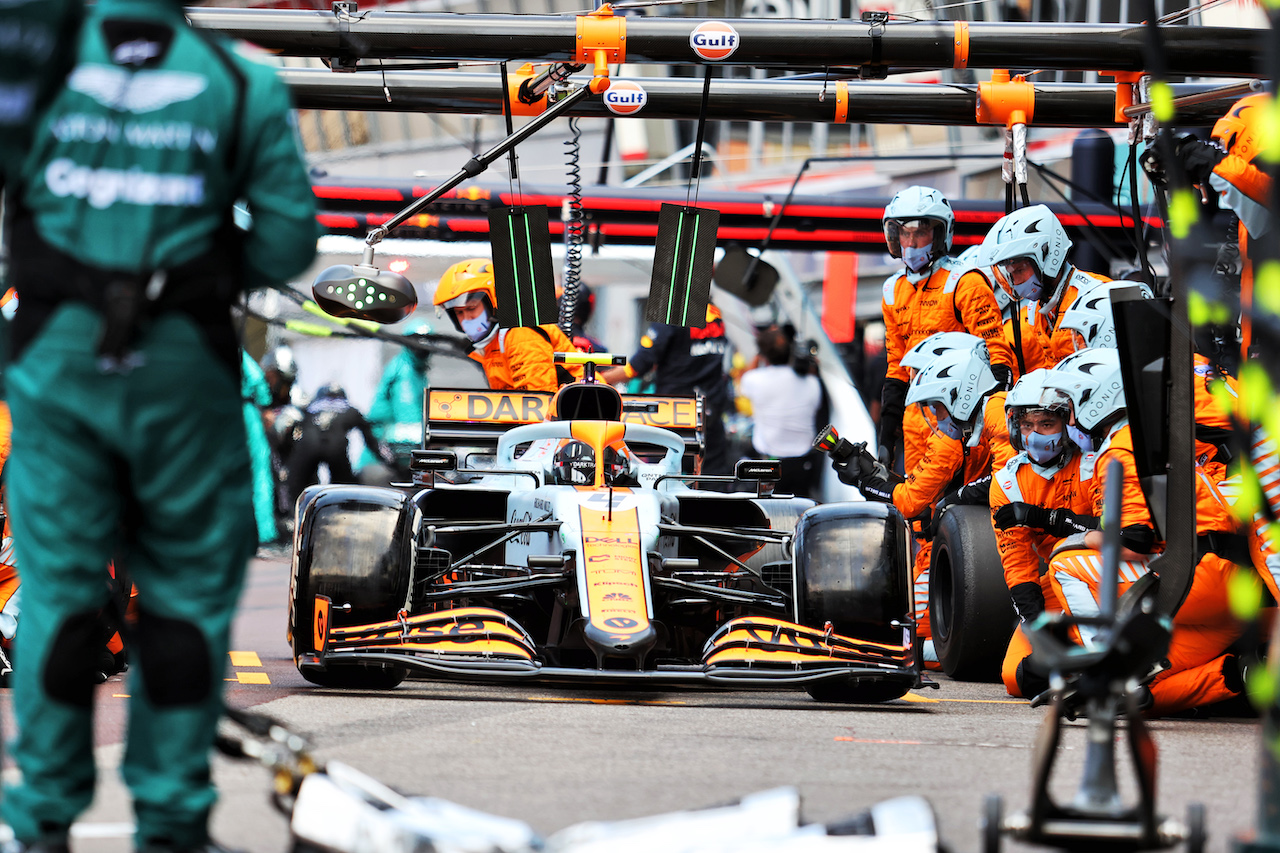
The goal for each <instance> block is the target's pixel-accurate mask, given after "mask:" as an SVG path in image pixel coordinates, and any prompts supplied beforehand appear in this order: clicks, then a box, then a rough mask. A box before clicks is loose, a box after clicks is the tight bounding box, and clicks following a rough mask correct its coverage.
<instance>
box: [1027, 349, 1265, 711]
mask: <svg viewBox="0 0 1280 853" xmlns="http://www.w3.org/2000/svg"><path fill="white" fill-rule="evenodd" d="M1045 387H1046V393H1053V392H1057V393H1059V394H1061V396H1062V397H1063V399H1064V400H1066V401H1067V404H1068V405H1069V406H1070V407H1071V415H1070V420H1071V422H1072V423H1073V424H1074V430H1073V432H1072V436H1073V440H1075V441H1077V442H1079V443H1082V444H1083V445H1085V446H1086V447H1088V446H1097V447H1098V448H1099V453H1098V456H1097V462H1096V468H1095V476H1094V479H1093V485H1094V487H1093V507H1094V509H1093V514H1094V515H1101V512H1102V497H1103V495H1104V494H1105V489H1106V477H1107V466H1109V465H1110V464H1111V460H1113V459H1118V460H1119V461H1120V463H1121V465H1122V471H1123V474H1122V476H1123V478H1124V488H1123V491H1122V494H1123V497H1122V499H1121V512H1120V525H1121V526H1120V538H1121V544H1122V545H1123V548H1124V550H1123V551H1122V560H1121V563H1120V592H1121V593H1123V592H1125V591H1126V590H1127V589H1128V588H1129V587H1130V586H1132V585H1133V584H1134V583H1135V582H1137V581H1138V580H1140V579H1141V578H1142V577H1143V576H1144V575H1146V574H1147V573H1148V571H1149V569H1148V565H1147V563H1148V561H1149V560H1150V559H1151V557H1153V556H1154V555H1155V554H1156V553H1158V552H1159V551H1160V550H1161V543H1160V542H1159V541H1158V540H1157V538H1156V532H1155V527H1154V524H1153V522H1152V519H1151V514H1150V511H1149V510H1148V508H1147V502H1146V497H1145V496H1144V494H1143V491H1142V486H1141V483H1140V482H1139V480H1138V469H1137V465H1136V463H1135V460H1134V452H1133V436H1132V433H1131V431H1130V428H1129V420H1128V410H1127V409H1126V407H1125V400H1124V388H1123V385H1122V383H1121V381H1120V358H1119V355H1118V354H1117V353H1116V351H1115V350H1110V349H1090V350H1083V351H1081V352H1079V353H1076V354H1075V355H1073V356H1070V357H1068V358H1066V359H1064V360H1063V361H1062V362H1061V363H1059V365H1058V366H1057V367H1056V368H1054V369H1053V370H1052V371H1050V372H1049V374H1048V375H1047V376H1046V378H1045ZM1214 479H1215V478H1213V477H1211V476H1209V474H1208V472H1206V470H1205V469H1204V468H1203V467H1200V466H1197V469H1196V481H1197V482H1196V530H1197V534H1198V535H1199V539H1200V553H1201V557H1200V560H1199V562H1198V563H1197V565H1196V568H1195V579H1194V581H1193V583H1192V585H1191V590H1190V592H1189V593H1188V594H1187V598H1186V600H1185V601H1183V603H1182V606H1181V607H1180V608H1179V609H1178V612H1177V614H1175V616H1174V620H1173V637H1172V640H1171V641H1170V644H1169V652H1168V656H1167V658H1166V659H1165V661H1164V662H1163V666H1162V671H1160V672H1159V673H1158V674H1157V675H1156V676H1155V678H1154V680H1153V681H1152V682H1151V685H1150V690H1151V698H1152V707H1151V711H1152V712H1153V713H1156V714H1167V713H1173V712H1176V711H1182V710H1186V709H1188V708H1194V707H1197V706H1200V705H1206V704H1210V703H1213V702H1218V701H1222V700H1225V699H1230V698H1232V697H1234V696H1236V695H1238V694H1239V693H1240V691H1241V690H1242V688H1243V677H1242V674H1241V667H1240V666H1239V662H1238V660H1237V658H1236V657H1235V656H1234V655H1230V654H1228V653H1227V649H1228V647H1230V646H1231V644H1232V643H1234V642H1235V641H1236V640H1237V639H1238V638H1239V637H1240V635H1241V633H1242V632H1243V625H1242V624H1241V623H1240V622H1239V621H1237V620H1236V619H1235V617H1234V616H1233V615H1232V613H1231V607H1230V604H1229V602H1228V598H1227V587H1228V582H1229V580H1230V578H1231V576H1232V574H1233V573H1234V572H1235V571H1236V568H1235V566H1234V564H1233V562H1232V558H1233V557H1234V558H1236V559H1239V560H1241V562H1245V563H1247V562H1248V561H1249V554H1248V545H1247V543H1246V542H1245V540H1244V537H1243V536H1236V535H1234V534H1233V533H1232V531H1234V529H1235V527H1236V523H1235V521H1234V520H1233V519H1232V516H1231V511H1230V507H1229V506H1228V504H1227V502H1226V501H1225V500H1224V499H1223V497H1222V495H1221V493H1220V492H1219V491H1218V489H1217V487H1216V483H1215V482H1214ZM1101 547H1102V533H1101V532H1100V531H1096V530H1094V531H1089V532H1087V533H1086V534H1085V536H1084V537H1083V542H1081V541H1080V540H1078V539H1074V538H1073V539H1071V540H1068V541H1066V542H1064V543H1062V545H1061V546H1060V547H1059V548H1058V549H1056V550H1055V552H1054V554H1053V558H1052V561H1051V562H1050V565H1049V577H1050V579H1051V580H1052V583H1053V587H1054V590H1055V591H1056V592H1057V593H1058V597H1059V599H1060V600H1061V602H1062V604H1063V607H1064V608H1065V609H1066V610H1067V611H1068V612H1069V613H1071V614H1072V615H1074V616H1097V615H1098V614H1099V613H1100V612H1101V610H1100V607H1099V604H1098V602H1099V598H1100V589H1099V583H1100V581H1101V576H1102V555H1101V553H1100V549H1101ZM1219 552H1221V553H1219ZM1264 570H1265V567H1264ZM1079 634H1080V640H1081V642H1083V643H1084V645H1086V646H1088V645H1090V644H1091V643H1092V641H1093V638H1094V636H1095V635H1096V629H1092V628H1088V627H1085V626H1081V627H1080V629H1079Z"/></svg>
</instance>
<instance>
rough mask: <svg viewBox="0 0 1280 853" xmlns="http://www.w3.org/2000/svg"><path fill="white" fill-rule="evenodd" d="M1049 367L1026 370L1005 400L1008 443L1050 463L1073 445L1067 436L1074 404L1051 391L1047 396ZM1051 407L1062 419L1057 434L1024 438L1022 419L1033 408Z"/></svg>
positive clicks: (1062, 455)
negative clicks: (1047, 396)
mask: <svg viewBox="0 0 1280 853" xmlns="http://www.w3.org/2000/svg"><path fill="white" fill-rule="evenodd" d="M1048 373H1049V371H1048V370H1046V369H1045V368H1043V367H1041V368H1038V369H1036V370H1032V371H1030V372H1029V373H1024V374H1023V375H1022V377H1021V378H1020V379H1019V380H1018V381H1017V383H1015V384H1014V386H1013V388H1012V390H1010V391H1009V394H1008V396H1007V397H1005V401H1004V412H1005V421H1006V425H1007V426H1008V428H1009V444H1011V445H1013V449H1014V450H1017V451H1022V452H1024V453H1026V454H1027V456H1029V457H1030V458H1031V461H1032V462H1034V463H1036V464H1037V465H1050V464H1052V463H1054V462H1058V461H1061V460H1062V459H1063V458H1064V456H1065V454H1066V453H1067V451H1068V450H1069V449H1070V448H1071V447H1073V446H1074V445H1073V444H1072V442H1070V441H1069V440H1068V439H1067V433H1066V421H1067V419H1068V418H1069V417H1070V415H1071V407H1070V405H1069V404H1068V402H1067V401H1066V400H1063V399H1061V398H1060V397H1057V396H1054V395H1051V398H1050V399H1047V400H1046V399H1044V389H1045V380H1046V378H1047V376H1048ZM1043 411H1048V412H1052V413H1053V414H1056V415H1058V416H1059V417H1061V418H1062V420H1063V428H1062V430H1060V431H1059V432H1058V433H1056V434H1055V435H1041V434H1039V433H1036V434H1034V435H1033V436H1031V437H1030V438H1029V444H1028V442H1024V441H1023V440H1022V429H1021V426H1022V419H1023V418H1024V417H1026V416H1027V415H1029V414H1032V413H1034V412H1043Z"/></svg>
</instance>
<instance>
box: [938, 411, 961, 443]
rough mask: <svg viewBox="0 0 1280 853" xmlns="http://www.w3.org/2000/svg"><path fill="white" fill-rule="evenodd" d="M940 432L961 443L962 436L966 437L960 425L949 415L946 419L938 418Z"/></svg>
mask: <svg viewBox="0 0 1280 853" xmlns="http://www.w3.org/2000/svg"><path fill="white" fill-rule="evenodd" d="M938 432H940V433H942V434H943V435H945V436H946V437H947V438H954V439H955V440H956V441H959V440H960V438H961V436H963V435H964V433H962V432H961V431H960V427H959V425H957V424H956V422H955V421H954V420H952V418H951V415H947V416H946V417H944V418H938Z"/></svg>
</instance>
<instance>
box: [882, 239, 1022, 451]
mask: <svg viewBox="0 0 1280 853" xmlns="http://www.w3.org/2000/svg"><path fill="white" fill-rule="evenodd" d="M951 273H952V266H951V261H950V259H949V258H944V259H943V260H942V261H941V262H939V263H938V264H936V265H935V266H934V267H933V271H932V273H930V274H929V275H928V276H927V277H918V276H916V275H908V274H907V273H906V272H903V273H900V274H898V275H897V276H891V277H890V278H889V279H888V280H887V281H886V282H885V283H884V293H883V297H882V299H881V305H880V310H881V312H882V313H883V315H884V327H885V349H886V352H887V355H888V367H887V369H886V371H885V396H884V406H883V408H882V410H881V433H880V434H881V442H880V443H881V444H882V445H885V446H886V447H888V443H887V442H886V440H888V441H889V442H892V443H893V444H896V443H897V437H898V436H897V431H898V430H899V429H900V430H901V431H902V446H903V454H904V457H903V458H904V463H905V467H904V468H903V470H904V471H911V470H914V469H915V467H916V464H917V463H918V462H919V461H920V457H921V456H923V455H924V451H925V444H926V441H927V439H928V436H929V434H930V432H931V430H930V427H929V424H928V422H927V421H925V419H924V415H923V414H922V413H921V412H920V411H919V410H918V409H916V408H915V407H912V408H911V409H907V410H906V411H905V412H904V401H905V400H906V389H907V383H908V382H910V381H911V375H910V371H909V370H908V369H907V368H905V367H903V366H902V357H903V356H904V355H906V353H907V350H909V349H911V348H912V347H913V346H915V345H916V344H918V343H920V342H921V341H922V340H924V339H925V338H927V337H929V336H930V335H932V334H935V333H937V332H968V333H969V334H971V335H977V336H978V337H980V338H982V340H983V341H985V342H986V344H987V350H988V352H989V354H990V356H991V365H992V367H1001V366H1003V367H1006V368H1008V370H1009V372H1010V373H1011V374H1012V375H1014V376H1016V374H1017V362H1016V360H1015V359H1014V356H1013V350H1012V349H1010V347H1009V344H1008V343H1007V342H1006V341H1005V339H1004V334H1003V331H1002V329H1001V316H1000V307H999V305H998V304H997V303H996V297H995V294H994V293H992V292H991V286H990V285H989V284H987V280H986V279H985V278H984V277H983V276H982V274H981V273H979V272H977V271H970V272H967V273H965V274H964V275H962V276H959V277H956V276H953V275H952V274H951ZM913 279H914V281H913ZM895 395H896V396H895ZM888 449H889V451H890V452H891V453H892V452H893V450H894V448H893V447H889V448H888Z"/></svg>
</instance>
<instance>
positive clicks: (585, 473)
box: [551, 438, 596, 486]
mask: <svg viewBox="0 0 1280 853" xmlns="http://www.w3.org/2000/svg"><path fill="white" fill-rule="evenodd" d="M551 467H552V476H553V478H554V480H555V482H556V484H557V485H561V486H591V485H594V484H595V482H596V453H595V451H594V450H592V449H591V445H589V444H587V443H586V442H585V441H580V440H578V439H576V438H566V439H565V440H564V441H562V442H560V446H559V447H558V448H556V452H555V456H554V457H553V459H552V463H551Z"/></svg>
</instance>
